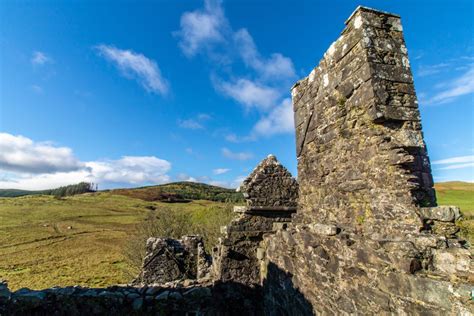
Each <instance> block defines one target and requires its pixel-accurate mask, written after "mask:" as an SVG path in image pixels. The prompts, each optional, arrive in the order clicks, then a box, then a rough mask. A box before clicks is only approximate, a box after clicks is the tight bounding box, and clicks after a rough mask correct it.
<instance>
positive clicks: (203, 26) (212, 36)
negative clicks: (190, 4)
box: [176, 0, 227, 57]
mask: <svg viewBox="0 0 474 316" xmlns="http://www.w3.org/2000/svg"><path fill="white" fill-rule="evenodd" d="M226 23H227V21H226V19H225V16H224V12H223V10H222V7H221V1H219V0H206V1H205V2H204V8H203V9H201V10H196V11H192V12H185V13H184V14H183V15H182V16H181V21H180V26H181V30H180V31H178V32H176V34H177V35H178V36H179V37H180V39H181V40H180V42H179V46H180V48H181V49H182V51H183V53H184V54H185V55H186V56H188V57H192V56H194V55H195V54H196V53H197V52H198V51H199V50H200V49H202V48H206V47H208V45H210V44H212V43H216V42H219V41H223V35H222V33H221V30H222V28H223V27H224V26H225V24H226Z"/></svg>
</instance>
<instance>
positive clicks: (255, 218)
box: [212, 155, 298, 286]
mask: <svg viewBox="0 0 474 316" xmlns="http://www.w3.org/2000/svg"><path fill="white" fill-rule="evenodd" d="M239 190H240V191H241V192H242V193H243V195H244V197H245V198H246V204H247V205H246V206H237V207H235V208H234V211H235V212H237V213H239V215H238V216H237V217H236V218H235V219H234V220H232V221H231V223H229V225H227V226H225V227H223V229H222V233H223V235H222V238H220V240H219V244H218V245H217V247H216V248H215V250H214V253H213V265H212V270H213V276H214V278H216V279H218V280H220V281H223V282H228V281H232V282H238V283H241V284H245V285H247V286H257V285H259V284H260V281H261V273H260V271H261V269H262V259H263V254H264V252H263V251H262V250H263V249H262V248H261V242H262V240H263V239H264V237H268V236H271V235H272V234H274V233H275V231H276V230H277V229H278V228H281V227H283V226H285V225H286V224H288V223H289V222H290V221H291V216H292V214H293V213H294V212H295V211H296V204H297V198H298V183H297V182H296V180H295V179H294V178H293V176H292V175H291V173H290V172H289V171H288V170H287V169H286V168H285V167H284V166H283V165H282V164H281V163H279V162H278V160H277V159H276V157H275V156H273V155H269V156H268V157H267V158H265V159H263V160H262V161H261V162H260V163H259V164H258V165H257V167H256V168H255V169H254V170H253V172H252V173H251V174H250V175H249V176H248V177H247V178H246V179H245V180H244V181H243V183H242V185H241V186H240V188H239Z"/></svg>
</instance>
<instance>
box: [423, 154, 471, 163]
mask: <svg viewBox="0 0 474 316" xmlns="http://www.w3.org/2000/svg"><path fill="white" fill-rule="evenodd" d="M466 162H474V155H470V156H459V157H452V158H447V159H441V160H435V161H433V162H431V164H432V165H445V164H453V163H466Z"/></svg>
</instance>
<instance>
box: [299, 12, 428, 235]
mask: <svg viewBox="0 0 474 316" xmlns="http://www.w3.org/2000/svg"><path fill="white" fill-rule="evenodd" d="M292 96H293V105H294V111H295V125H296V143H297V158H298V181H299V184H300V200H299V206H300V214H301V215H302V217H303V218H305V219H306V221H308V222H311V221H313V220H314V219H318V220H322V221H329V222H335V223H336V222H337V223H338V225H341V226H344V225H349V226H353V225H356V224H357V225H359V226H360V227H361V228H362V229H364V230H370V231H373V230H377V231H381V233H382V234H387V233H390V232H389V231H384V230H385V229H384V228H385V227H386V226H387V223H388V222H390V225H389V226H390V230H392V228H394V227H393V225H395V226H398V228H399V229H401V230H407V231H413V232H416V231H417V230H418V228H419V227H420V220H419V218H418V216H417V214H416V206H419V205H421V206H434V205H436V201H435V195H434V191H433V188H432V187H433V181H432V177H431V171H430V163H429V159H428V156H427V152H426V146H425V144H424V142H423V134H422V131H421V122H420V114H419V111H418V102H417V100H416V95H415V89H414V86H413V78H412V75H411V70H410V64H409V61H408V56H407V48H406V46H405V42H404V39H403V33H402V26H401V24H400V18H399V17H398V16H396V15H393V14H381V13H380V12H375V11H372V10H367V9H359V10H357V11H356V12H355V13H354V14H353V15H352V16H351V17H350V18H349V19H348V20H347V22H346V28H345V29H344V31H343V32H342V34H341V37H340V38H339V39H338V40H337V41H336V42H334V43H333V44H332V45H331V46H330V48H329V49H328V51H327V52H326V53H325V55H324V58H323V59H322V60H321V61H320V63H319V65H318V66H317V67H316V68H314V70H313V71H312V72H311V73H310V75H309V76H308V77H307V78H305V79H303V80H301V81H299V82H298V83H296V85H295V86H294V87H293V89H292Z"/></svg>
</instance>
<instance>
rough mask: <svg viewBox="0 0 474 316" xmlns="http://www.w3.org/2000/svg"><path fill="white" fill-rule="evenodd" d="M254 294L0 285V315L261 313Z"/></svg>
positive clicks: (228, 287)
mask: <svg viewBox="0 0 474 316" xmlns="http://www.w3.org/2000/svg"><path fill="white" fill-rule="evenodd" d="M260 293H261V291H260V290H259V289H256V288H253V289H251V288H248V287H245V286H242V285H240V284H234V283H216V282H207V283H201V284H193V283H191V284H183V283H167V284H161V285H159V286H140V287H132V286H113V287H109V288H83V287H80V286H70V287H63V288H51V289H45V290H41V291H34V290H29V289H20V290H18V291H15V292H10V290H9V289H8V287H7V285H6V284H3V283H0V315H8V316H10V315H18V316H20V315H21V316H23V315H68V316H69V315H261V314H262V309H261V307H262V304H261V301H262V300H261V296H260Z"/></svg>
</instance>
